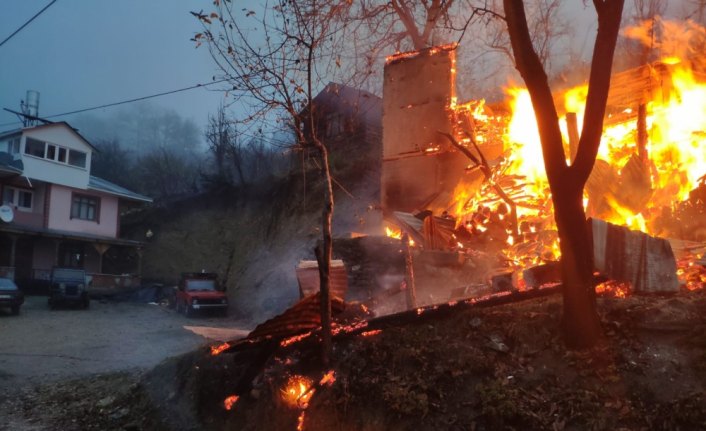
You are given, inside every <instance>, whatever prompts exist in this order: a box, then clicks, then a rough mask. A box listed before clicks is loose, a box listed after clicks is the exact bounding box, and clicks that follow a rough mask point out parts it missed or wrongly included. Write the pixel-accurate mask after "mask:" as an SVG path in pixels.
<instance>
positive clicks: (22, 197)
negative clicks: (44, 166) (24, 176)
mask: <svg viewBox="0 0 706 431" xmlns="http://www.w3.org/2000/svg"><path fill="white" fill-rule="evenodd" d="M33 197H34V193H33V192H32V191H30V190H24V189H17V188H14V187H5V188H4V190H3V193H2V203H3V204H6V205H12V206H14V207H15V208H17V209H19V210H22V211H32V200H33Z"/></svg>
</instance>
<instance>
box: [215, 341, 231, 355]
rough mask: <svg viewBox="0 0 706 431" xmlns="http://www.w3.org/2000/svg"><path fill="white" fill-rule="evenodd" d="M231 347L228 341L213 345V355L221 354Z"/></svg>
mask: <svg viewBox="0 0 706 431" xmlns="http://www.w3.org/2000/svg"><path fill="white" fill-rule="evenodd" d="M229 347H230V344H228V343H223V344H219V345H218V346H211V355H213V356H216V355H220V354H221V353H223V351H224V350H226V349H227V348H229Z"/></svg>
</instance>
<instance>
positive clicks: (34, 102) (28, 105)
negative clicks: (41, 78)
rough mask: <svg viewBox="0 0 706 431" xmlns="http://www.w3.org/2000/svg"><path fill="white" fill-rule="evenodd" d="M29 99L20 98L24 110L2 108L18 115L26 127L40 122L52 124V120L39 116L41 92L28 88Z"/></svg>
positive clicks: (21, 107)
mask: <svg viewBox="0 0 706 431" xmlns="http://www.w3.org/2000/svg"><path fill="white" fill-rule="evenodd" d="M26 99H27V101H26V102H25V101H24V100H20V109H21V110H22V112H17V111H13V110H12V109H7V108H2V109H4V110H5V111H7V112H12V113H13V114H15V115H17V116H18V117H19V119H20V121H21V122H22V125H23V126H24V127H32V126H34V125H36V124H37V123H39V122H42V123H44V124H51V123H52V122H51V121H49V120H46V119H44V118H40V117H39V92H38V91H34V90H28V91H27V96H26Z"/></svg>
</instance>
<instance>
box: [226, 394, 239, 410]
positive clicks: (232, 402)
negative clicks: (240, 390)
mask: <svg viewBox="0 0 706 431" xmlns="http://www.w3.org/2000/svg"><path fill="white" fill-rule="evenodd" d="M238 398H239V397H238V396H237V395H231V396H229V397H227V398H226V399H225V400H223V408H224V409H226V410H231V409H232V408H233V406H234V405H235V403H236V402H237V401H238Z"/></svg>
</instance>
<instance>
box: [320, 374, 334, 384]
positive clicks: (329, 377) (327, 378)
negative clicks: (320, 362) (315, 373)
mask: <svg viewBox="0 0 706 431" xmlns="http://www.w3.org/2000/svg"><path fill="white" fill-rule="evenodd" d="M335 381H336V372H335V371H334V370H330V371H328V372H327V373H326V374H324V376H323V377H322V378H321V380H319V385H320V386H331V385H332V384H333V383H334V382H335Z"/></svg>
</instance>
